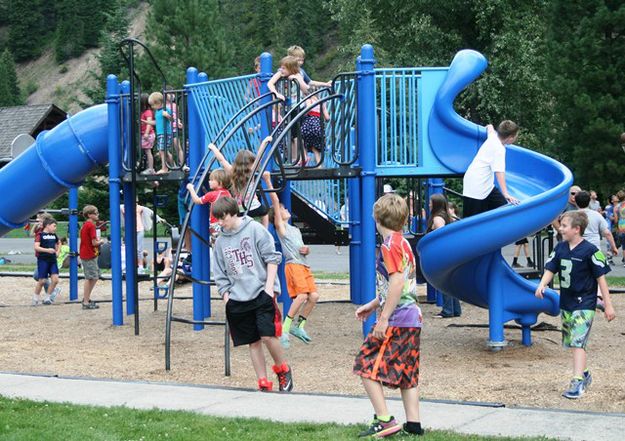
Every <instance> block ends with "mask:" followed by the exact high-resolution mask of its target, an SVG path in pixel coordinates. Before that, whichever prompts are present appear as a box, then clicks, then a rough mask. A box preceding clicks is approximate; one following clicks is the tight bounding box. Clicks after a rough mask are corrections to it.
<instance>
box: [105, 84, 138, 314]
mask: <svg viewBox="0 0 625 441" xmlns="http://www.w3.org/2000/svg"><path fill="white" fill-rule="evenodd" d="M121 90H122V93H123V94H125V95H126V97H125V98H123V99H122V102H121V106H122V108H123V109H124V120H123V122H122V124H123V126H122V133H123V136H124V142H123V149H122V150H123V151H122V157H123V158H124V159H127V161H126V165H127V166H129V167H131V166H132V165H133V164H131V159H130V158H132V154H131V152H130V148H132V147H131V145H132V143H131V139H130V134H131V130H130V125H131V124H132V115H131V112H130V99H131V97H129V96H128V94H129V93H130V83H129V82H128V81H123V82H122V84H121ZM123 188H124V232H125V234H124V237H125V239H126V246H125V250H126V314H128V315H133V314H134V313H135V298H136V296H137V294H138V293H137V292H136V290H135V287H136V283H135V279H136V277H137V250H136V248H137V240H136V238H137V217H136V216H135V213H136V196H135V189H134V187H133V186H132V184H131V183H130V182H126V183H124V185H123ZM114 210H119V206H117V207H116V208H114ZM111 215H112V213H111ZM111 251H112V244H111Z"/></svg>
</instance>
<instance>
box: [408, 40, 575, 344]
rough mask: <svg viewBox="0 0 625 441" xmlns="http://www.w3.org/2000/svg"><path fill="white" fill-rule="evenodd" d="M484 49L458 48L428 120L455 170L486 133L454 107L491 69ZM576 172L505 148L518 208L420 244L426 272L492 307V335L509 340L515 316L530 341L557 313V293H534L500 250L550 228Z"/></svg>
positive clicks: (436, 145)
mask: <svg viewBox="0 0 625 441" xmlns="http://www.w3.org/2000/svg"><path fill="white" fill-rule="evenodd" d="M486 65H487V62H486V59H485V58H484V57H483V56H482V55H481V54H480V53H478V52H475V51H470V50H465V51H461V52H459V53H458V54H457V55H456V57H455V58H454V60H453V61H452V64H451V66H450V69H449V72H448V75H447V77H446V79H445V81H444V83H443V84H442V85H441V88H440V89H439V91H438V94H437V98H436V102H435V104H434V107H433V109H432V113H431V115H430V119H429V123H428V135H429V139H430V143H431V145H432V149H433V151H434V153H435V154H436V156H437V157H438V159H439V160H440V161H441V162H442V163H443V164H444V165H445V166H447V167H448V168H450V169H451V170H453V171H454V172H456V173H459V174H461V173H464V172H465V171H466V169H467V167H468V165H469V164H470V162H471V160H472V159H473V156H474V155H475V153H476V152H477V150H478V149H479V146H480V145H481V143H482V142H483V141H484V139H485V138H486V130H485V128H484V127H480V126H478V125H476V124H474V123H471V122H470V121H467V120H465V119H463V118H461V117H460V116H459V115H458V114H457V113H456V112H455V111H454V109H453V102H454V100H455V98H456V96H457V95H458V93H459V92H460V91H461V90H462V89H464V88H465V87H466V86H467V85H468V84H469V83H470V82H471V81H473V80H474V79H475V78H477V77H478V76H479V75H480V74H481V72H482V71H483V70H484V69H485V68H486ZM572 182H573V177H572V174H571V172H570V171H569V170H568V169H567V168H566V167H565V166H564V165H562V164H560V163H558V162H557V161H555V160H553V159H552V158H549V157H547V156H545V155H542V154H540V153H537V152H534V151H531V150H528V149H525V148H522V147H518V146H512V145H511V146H506V183H507V186H508V191H509V192H510V194H512V195H513V196H515V197H516V198H518V199H519V200H521V203H520V204H519V205H517V206H514V205H510V204H508V205H506V206H504V207H500V208H498V209H496V210H492V211H489V212H486V213H482V214H479V215H476V216H472V217H470V218H468V219H463V220H461V221H459V222H455V223H453V224H451V225H448V226H446V227H444V228H442V229H440V230H437V231H434V232H432V233H430V234H428V235H426V236H425V237H424V238H423V239H422V240H421V241H420V242H419V246H418V249H419V253H420V256H421V265H422V270H423V273H424V275H425V277H426V279H427V280H428V282H430V283H431V284H432V285H433V286H435V287H436V289H438V290H440V291H443V292H444V293H446V294H448V295H452V296H454V297H456V298H458V299H460V300H462V301H464V302H467V303H470V304H472V305H476V306H479V307H482V308H487V309H488V310H489V321H490V323H489V340H490V342H491V344H492V345H493V346H499V345H501V346H503V345H504V344H505V339H504V332H503V325H504V323H506V322H508V321H510V320H515V321H516V322H517V323H519V324H520V325H522V328H523V337H522V341H523V344H525V345H529V344H531V338H530V328H529V327H530V326H531V325H532V324H534V323H536V321H537V316H538V314H540V313H547V314H549V315H557V314H558V313H559V296H558V294H557V293H556V292H555V291H553V290H548V291H547V292H546V294H545V297H544V299H538V298H536V297H535V296H534V291H535V289H536V286H537V282H536V281H529V280H526V279H524V278H522V277H521V276H520V275H518V274H517V273H516V272H515V271H513V270H512V268H511V267H510V266H509V265H508V263H507V262H506V261H505V260H504V259H503V257H502V255H501V248H502V247H504V246H506V245H508V244H510V243H513V242H515V241H516V240H519V239H521V238H523V237H526V236H529V235H531V234H533V233H535V232H536V231H539V230H540V229H541V228H543V227H544V226H545V225H548V224H549V223H550V222H551V221H552V220H553V219H554V218H556V217H557V216H558V214H559V213H560V212H561V211H562V209H563V207H564V205H565V204H566V201H567V198H568V190H569V187H570V186H571V185H572Z"/></svg>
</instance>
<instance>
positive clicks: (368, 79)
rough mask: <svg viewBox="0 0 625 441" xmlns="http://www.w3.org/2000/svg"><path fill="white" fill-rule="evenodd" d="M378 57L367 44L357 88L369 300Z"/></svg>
mask: <svg viewBox="0 0 625 441" xmlns="http://www.w3.org/2000/svg"><path fill="white" fill-rule="evenodd" d="M374 68H375V58H374V55H373V46H371V45H370V44H365V45H363V46H362V48H361V50H360V70H359V71H358V76H357V78H358V79H357V88H358V89H357V90H358V107H357V112H358V113H357V114H358V126H357V128H358V152H359V154H358V157H359V159H360V166H361V167H362V172H361V178H360V182H361V187H360V188H361V202H362V204H361V206H360V208H361V211H360V216H361V226H362V230H361V231H362V246H361V249H362V260H361V262H360V263H361V265H360V270H361V274H362V277H361V281H362V282H361V283H362V285H361V293H362V297H361V299H360V300H361V302H362V303H366V302H369V301H371V300H373V299H374V298H375V288H376V283H375V282H376V280H375V231H376V230H375V222H374V220H373V215H372V214H373V204H374V203H375V176H376V133H375V129H376V111H375V71H374ZM374 323H375V317H374V316H373V315H371V316H369V318H368V319H367V320H366V321H365V322H364V323H363V332H364V333H365V335H366V334H368V333H369V331H370V330H371V328H372V327H373V324H374Z"/></svg>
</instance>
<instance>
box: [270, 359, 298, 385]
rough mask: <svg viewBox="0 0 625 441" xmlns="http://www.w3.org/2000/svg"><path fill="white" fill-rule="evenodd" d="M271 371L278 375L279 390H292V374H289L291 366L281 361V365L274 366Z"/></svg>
mask: <svg viewBox="0 0 625 441" xmlns="http://www.w3.org/2000/svg"><path fill="white" fill-rule="evenodd" d="M273 371H274V372H275V373H276V375H277V376H278V384H279V385H280V388H279V389H280V392H291V391H292V390H293V375H292V374H291V367H290V366H289V365H288V364H286V363H283V364H282V366H274V367H273Z"/></svg>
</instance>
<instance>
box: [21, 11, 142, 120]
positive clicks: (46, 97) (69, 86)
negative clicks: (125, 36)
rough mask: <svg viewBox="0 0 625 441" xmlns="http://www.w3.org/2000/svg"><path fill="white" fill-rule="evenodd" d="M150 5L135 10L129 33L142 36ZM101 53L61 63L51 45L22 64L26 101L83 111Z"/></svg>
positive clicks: (93, 52)
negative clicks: (55, 56)
mask: <svg viewBox="0 0 625 441" xmlns="http://www.w3.org/2000/svg"><path fill="white" fill-rule="evenodd" d="M148 9H149V6H148V4H147V3H146V2H142V3H139V5H138V6H137V8H135V9H133V10H132V11H131V14H132V21H131V26H130V32H129V35H132V36H135V37H138V38H140V39H141V38H142V37H143V36H144V32H145V23H146V18H147V12H148ZM98 53H99V49H90V50H88V51H86V52H85V53H84V54H83V55H81V56H80V57H78V58H74V59H72V60H68V61H67V62H65V63H63V64H61V65H59V64H58V63H57V62H56V61H55V59H54V53H53V50H52V49H51V48H48V49H46V50H45V51H44V52H43V55H42V56H41V57H39V58H38V59H36V60H32V61H28V62H25V63H21V64H18V65H17V69H16V70H17V76H18V79H19V82H20V88H21V89H22V91H24V93H25V94H27V95H28V98H27V100H26V104H47V103H54V104H56V105H57V106H59V107H60V108H62V109H63V110H65V111H67V112H69V113H76V112H78V111H80V110H81V107H80V104H79V103H80V102H83V101H85V100H86V96H85V94H84V93H83V92H82V90H83V89H84V88H85V87H87V86H93V85H94V83H95V81H94V79H93V75H92V73H93V72H97V70H98V69H99V64H98V59H97V56H98ZM102 97H103V98H104V90H102Z"/></svg>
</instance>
